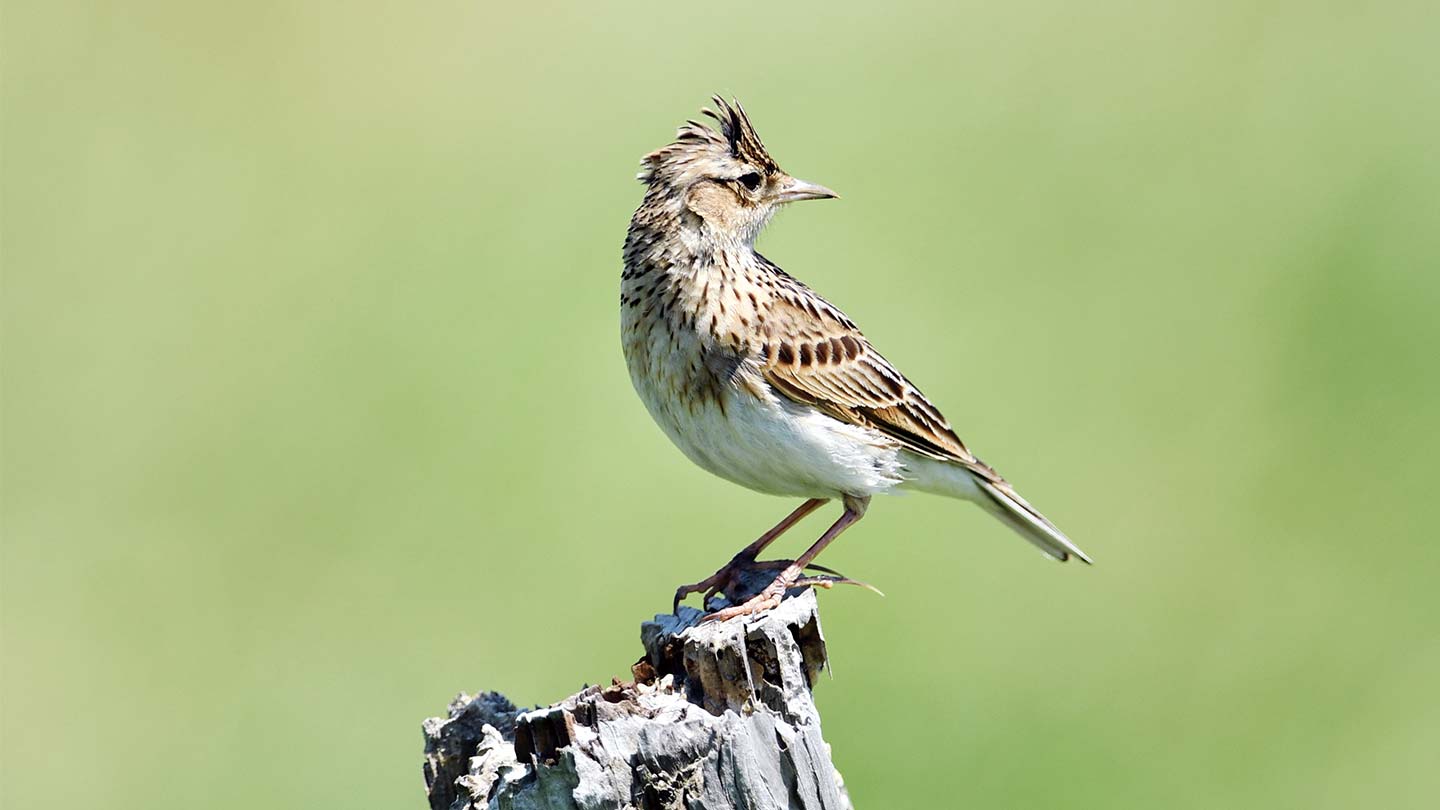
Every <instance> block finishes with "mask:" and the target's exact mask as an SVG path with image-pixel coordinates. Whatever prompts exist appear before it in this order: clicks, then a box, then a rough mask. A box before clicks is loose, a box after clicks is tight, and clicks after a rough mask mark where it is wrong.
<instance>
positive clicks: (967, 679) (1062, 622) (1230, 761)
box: [0, 0, 1440, 810]
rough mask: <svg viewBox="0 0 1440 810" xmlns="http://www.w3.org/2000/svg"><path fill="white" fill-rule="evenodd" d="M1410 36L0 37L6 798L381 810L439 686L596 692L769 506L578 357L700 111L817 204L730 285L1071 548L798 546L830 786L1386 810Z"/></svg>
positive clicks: (1008, 15)
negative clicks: (771, 291)
mask: <svg viewBox="0 0 1440 810" xmlns="http://www.w3.org/2000/svg"><path fill="white" fill-rule="evenodd" d="M1437 42H1440V15H1437V14H1436V13H1435V9H1434V7H1433V5H1430V4H1425V3H1395V2H1391V3H1369V4H1360V3H1312V2H1268V3H1246V2H1221V3H1202V2H1185V3H1169V4H1165V3H1127V2H1118V1H1117V0H1100V2H1097V3H1085V4H1075V3H1065V2H1044V3H1029V2H1027V3H1010V4H1002V3H962V4H940V3H936V4H899V5H881V4H870V3H841V4H836V3H807V4H789V3H787V4H778V3H751V2H741V3H729V4H722V5H714V4H711V5H704V4H694V3H683V4H682V3H671V4H656V5H649V6H647V5H641V4H626V5H623V6H617V7H608V8H602V7H598V6H596V5H594V4H589V3H578V2H572V3H551V2H535V3H527V4H515V5H503V6H493V7H490V6H486V5H485V4H480V3H474V2H469V3H460V2H441V3H417V4H399V3H393V4H363V3H362V4H356V3H339V2H324V3H321V2H310V3H292V4H283V3H271V2H251V3H236V4H222V3H188V2H162V3H156V2H134V3H78V2H77V3H66V2H58V3H27V4H21V3H7V4H6V7H5V9H4V13H3V68H4V76H3V82H4V95H3V150H4V151H3V166H0V168H3V211H0V213H3V237H0V249H3V272H4V287H3V306H4V313H3V314H4V334H3V347H4V357H3V371H4V379H3V384H4V412H3V415H4V422H3V429H4V435H3V450H4V452H3V456H4V466H3V498H4V500H3V531H4V537H3V561H0V562H3V575H0V577H3V578H0V594H3V622H4V625H3V664H4V669H3V688H4V693H3V741H0V744H3V779H0V784H3V788H0V790H3V797H0V801H3V804H4V806H5V807H6V808H15V810H19V809H20V808H30V807H46V806H54V805H57V804H71V803H73V802H76V801H83V802H86V803H94V804H95V805H96V806H103V807H108V808H119V809H123V808H171V807H176V808H178V807H192V806H205V807H215V808H252V807H296V808H299V807H331V806H346V807H420V806H421V805H422V798H421V780H420V766H419V748H420V733H419V723H420V720H421V719H422V718H423V717H425V716H427V715H432V714H437V713H439V712H440V711H441V710H442V709H443V708H444V705H445V703H446V701H447V700H448V699H449V698H450V697H451V696H452V695H453V694H455V693H456V692H457V691H459V690H461V689H465V690H476V689H481V688H489V689H498V690H501V691H504V692H505V693H507V694H508V695H510V696H511V697H512V698H514V699H515V700H517V701H519V702H522V703H546V702H550V701H553V700H556V699H559V698H561V697H563V696H565V695H567V694H569V693H570V692H572V691H574V690H575V689H576V688H578V687H579V686H580V685H581V684H582V683H585V682H591V683H594V682H602V681H607V680H608V679H609V678H610V677H611V676H615V675H624V674H626V672H627V668H628V665H629V663H630V662H631V661H633V660H634V657H635V656H636V655H637V654H638V650H639V644H638V638H637V636H638V623H639V621H640V620H641V619H642V618H644V617H645V616H647V615H648V614H651V613H654V612H655V611H657V610H659V609H662V608H663V606H664V605H665V604H666V602H667V600H668V598H669V594H670V592H671V590H672V588H673V587H674V586H675V584H676V583H678V582H681V581H689V580H693V579H695V578H697V577H699V576H702V575H704V574H706V573H708V572H709V571H711V570H713V569H714V567H715V566H717V565H718V564H720V563H721V562H723V561H724V560H725V559H727V558H728V555H729V554H730V553H731V552H732V551H734V550H735V549H736V548H737V547H738V546H740V545H741V544H743V543H745V542H748V541H749V540H750V539H752V538H753V537H754V536H755V535H756V534H757V533H758V532H759V531H760V530H762V529H764V528H765V527H766V526H768V525H769V524H770V523H772V522H774V520H776V519H777V518H778V517H779V516H780V515H782V514H783V513H784V512H785V511H787V510H788V509H789V508H791V506H792V505H793V504H791V503H787V502H785V501H781V500H778V499H773V498H768V497H765V496H761V495H756V494H752V493H748V492H745V491H743V490H740V489H738V488H736V487H734V486H732V485H730V484H727V483H725V482H722V481H720V480H719V479H715V478H711V477H710V476H708V475H707V474H705V473H704V472H702V471H700V470H698V469H696V468H694V467H692V466H691V465H690V464H689V463H688V462H687V461H686V460H685V459H684V458H683V457H682V456H681V455H680V454H679V453H678V452H677V451H675V450H674V449H673V448H672V447H670V445H669V444H668V443H667V442H666V440H665V439H664V437H663V436H662V434H661V433H660V431H659V430H658V429H657V428H655V427H654V425H652V424H651V422H650V420H649V417H648V416H647V415H646V414H645V412H644V409H643V408H642V407H641V405H640V403H639V401H638V400H637V399H636V397H635V396H634V394H633V392H632V391H631V389H630V385H629V382H628V380H627V378H626V374H625V370H624V365H623V361H622V359H621V356H620V349H619V340H618V337H617V305H616V297H617V287H618V275H619V272H620V267H619V253H620V244H621V241H622V239H623V235H624V231H625V225H626V222H627V220H628V218H629V216H630V213H631V211H632V210H633V208H634V206H635V204H636V203H637V202H638V200H639V197H640V193H641V189H640V187H639V186H638V185H637V184H636V183H635V182H634V180H633V179H632V178H633V175H634V172H635V170H636V168H637V159H638V158H639V157H640V155H641V154H643V153H644V152H646V151H648V150H650V149H652V148H654V147H656V146H659V145H661V144H663V143H665V142H666V141H667V139H668V138H669V136H670V135H671V134H672V133H673V131H674V127H675V125H677V124H678V123H680V122H681V121H682V120H683V119H685V118H687V117H691V116H693V115H694V114H695V112H696V110H697V108H698V107H699V106H700V105H701V104H702V103H704V102H705V100H706V98H707V97H708V95H709V94H710V93H712V92H722V93H726V94H734V95H736V96H738V97H739V98H741V100H742V101H743V102H744V103H745V104H746V106H747V108H748V109H749V110H750V112H751V115H752V117H753V118H754V120H755V122H756V125H757V127H758V128H759V130H760V132H761V134H762V135H763V136H764V137H765V139H766V141H767V143H768V144H769V146H770V147H771V150H772V151H773V152H774V153H775V155H776V156H777V157H778V159H779V160H780V162H781V164H782V165H783V166H785V167H786V169H787V170H789V171H791V172H793V173H794V174H796V175H798V176H801V177H805V178H807V179H811V180H814V181H817V182H821V183H824V184H826V185H829V186H831V187H833V188H835V189H838V190H839V191H840V192H841V193H842V194H843V195H844V199H842V200H840V201H838V202H826V203H810V204H805V205H802V206H797V207H795V209H794V210H791V211H789V212H787V213H785V214H783V215H782V216H781V217H780V218H779V219H778V220H777V222H776V223H775V224H774V225H772V227H771V229H770V232H769V233H767V234H766V235H765V236H764V237H763V239H762V243H761V248H762V250H764V251H765V252H766V253H767V255H769V256H770V257H771V258H773V259H775V260H776V261H778V262H779V263H780V264H781V265H782V266H784V267H785V268H786V269H787V270H790V271H791V272H793V273H794V274H795V275H797V276H799V277H800V278H802V279H804V280H806V281H807V282H809V283H811V284H812V285H813V286H815V287H816V288H818V289H819V290H821V291H822V292H823V293H824V294H825V295H826V296H827V297H829V298H830V299H831V300H832V301H834V302H835V303H837V304H838V305H840V306H841V307H842V308H844V309H846V310H847V311H848V312H849V313H850V315H851V316H852V317H854V318H855V319H856V320H857V321H859V322H860V323H861V324H862V326H864V328H865V329H866V331H867V333H868V334H869V335H870V336H871V338H872V339H873V340H874V341H875V342H876V343H877V344H878V345H879V346H880V347H881V348H882V350H883V351H884V352H885V353H886V354H887V356H889V357H890V358H891V359H892V360H894V361H895V362H896V363H897V364H898V365H899V366H900V367H902V368H903V369H905V370H906V372H907V373H908V374H909V375H910V376H911V377H912V379H914V380H915V381H916V382H917V383H918V384H919V385H920V386H921V387H922V388H923V389H924V390H925V391H926V392H927V393H928V394H929V395H930V396H931V397H932V398H933V399H934V400H935V401H936V402H937V403H939V404H940V405H941V406H942V407H943V408H944V409H945V411H946V412H947V414H948V415H949V416H950V418H951V420H952V421H953V422H954V423H955V424H956V426H957V429H958V430H959V432H960V434H961V435H962V436H963V437H964V438H965V439H966V440H967V441H968V442H969V443H970V444H971V446H972V447H974V448H975V449H976V450H977V451H978V452H979V453H980V454H981V456H982V457H984V458H985V459H987V460H989V461H990V462H992V463H993V464H995V465H996V466H997V467H998V468H999V469H1000V470H1001V471H1003V472H1005V473H1006V474H1007V475H1008V476H1009V477H1010V478H1011V479H1012V480H1013V481H1015V482H1017V484H1018V485H1019V486H1020V488H1021V489H1022V491H1023V492H1024V493H1026V495H1027V496H1028V497H1029V498H1030V499H1031V500H1032V501H1034V502H1035V503H1037V504H1039V505H1040V506H1042V507H1043V508H1044V509H1045V511H1046V512H1047V513H1048V514H1049V515H1051V516H1052V517H1053V518H1054V519H1055V520H1056V521H1057V522H1058V523H1060V524H1061V525H1062V526H1063V527H1064V528H1065V529H1066V530H1067V531H1068V532H1069V533H1070V534H1071V536H1072V537H1074V538H1075V539H1076V540H1077V541H1078V542H1079V543H1080V544H1081V545H1082V547H1084V548H1085V549H1086V550H1087V551H1089V552H1090V553H1091V554H1093V555H1094V556H1095V558H1096V559H1097V562H1098V564H1097V565H1096V566H1094V567H1093V568H1090V569H1086V568H1082V567H1076V566H1074V565H1067V566H1060V565H1054V564H1047V563H1046V562H1045V561H1044V560H1042V559H1041V558H1040V557H1039V556H1038V555H1037V554H1036V553H1035V552H1034V551H1033V550H1032V549H1030V548H1029V547H1028V546H1026V545H1025V544H1024V543H1022V542H1020V541H1019V540H1018V539H1017V538H1015V537H1014V536H1012V535H1010V534H1009V533H1008V532H1007V531H1006V530H1005V529H1004V528H1003V527H1001V526H999V525H998V524H995V523H993V522H991V521H990V520H989V519H988V518H986V517H985V516H984V515H983V514H982V513H981V512H980V510H978V509H974V508H973V507H970V506H967V505H965V504H959V503H954V502H949V501H944V500H940V499H936V498H929V497H924V496H916V497H911V498H905V499H893V500H882V501H878V502H877V503H876V504H875V505H874V506H873V507H872V509H871V512H870V516H869V517H868V518H867V519H866V521H865V522H864V523H863V524H862V525H861V526H860V527H859V528H858V529H856V530H854V531H853V532H852V533H850V534H848V535H847V536H846V537H844V538H843V540H842V541H840V542H839V543H837V544H836V545H835V546H833V547H832V549H831V550H830V551H829V552H828V553H827V554H826V558H825V561H826V562H828V563H830V564H831V565H834V566H836V567H838V568H839V569H841V570H843V571H845V572H847V573H850V574H852V575H854V576H858V577H861V578H863V579H866V580H870V581H872V582H875V583H876V584H878V585H879V586H880V587H881V588H883V589H884V590H885V591H886V593H887V594H888V596H887V597H886V598H884V599H881V598H877V597H875V596H872V595H870V594H867V593H865V592H863V591H858V590H841V591H837V592H833V593H828V594H824V595H822V599H823V607H824V618H825V629H826V633H827V635H828V637H829V638H830V640H831V642H832V653H833V658H834V678H833V680H827V681H825V682H823V683H822V684H821V685H820V687H819V691H818V699H819V701H820V703H821V709H822V711H823V712H824V714H825V718H826V725H825V734H826V737H827V739H828V740H830V741H831V742H832V744H833V746H834V753H835V759H836V762H837V764H838V765H839V767H840V769H841V770H842V772H843V773H844V775H845V777H846V781H847V783H848V784H849V786H850V790H851V792H852V795H853V797H854V799H855V802H856V805H857V806H858V807H860V808H877V807H935V806H945V807H951V806H957V807H1015V808H1025V807H1040V806H1046V807H1077V808H1079V807H1084V808H1090V807H1105V808H1156V807H1166V808H1177V807H1194V808H1216V807H1246V808H1250V807H1253V808H1273V807H1311V808H1353V807H1360V806H1373V807H1387V808H1419V807H1427V806H1433V802H1434V801H1435V797H1436V796H1437V795H1440V772H1437V769H1436V767H1435V765H1436V762H1437V761H1440V701H1437V700H1436V699H1435V686H1436V684H1437V683H1440V589H1437V574H1440V544H1437V542H1436V536H1435V531H1434V528H1433V525H1434V520H1433V517H1432V513H1433V504H1434V503H1435V489H1436V485H1437V483H1440V476H1437V473H1436V466H1435V459H1436V458H1437V457H1440V430H1437V428H1436V416H1437V413H1440V372H1437V359H1436V357H1437V355H1440V349H1437V347H1440V273H1437V270H1440V147H1437V144H1440V57H1437V56H1436V54H1437V50H1436V43H1437ZM827 514H828V513H827ZM821 526H822V522H821V521H820V520H816V519H812V520H811V521H810V522H807V523H806V524H805V529H806V532H805V534H809V535H811V536H813V535H814V534H816V533H818V532H819V531H820V529H821ZM807 539H809V538H808V537H803V536H796V537H792V538H789V539H788V540H787V542H786V543H785V544H784V545H783V546H782V548H783V550H785V551H788V552H791V553H794V552H795V551H796V550H797V549H799V548H800V547H802V546H803V544H804V542H805V541H806V540H807Z"/></svg>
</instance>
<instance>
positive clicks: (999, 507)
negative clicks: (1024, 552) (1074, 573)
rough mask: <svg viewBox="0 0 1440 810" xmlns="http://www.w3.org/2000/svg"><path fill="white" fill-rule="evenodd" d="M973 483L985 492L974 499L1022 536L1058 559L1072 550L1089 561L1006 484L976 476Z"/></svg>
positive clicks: (1065, 557) (1067, 555)
mask: <svg viewBox="0 0 1440 810" xmlns="http://www.w3.org/2000/svg"><path fill="white" fill-rule="evenodd" d="M975 483H976V484H978V485H979V486H980V491H981V492H983V493H985V496H986V497H984V498H982V499H980V500H978V501H977V502H978V503H979V504H980V505H981V506H982V507H984V508H985V511H987V512H989V513H990V514H992V515H994V516H995V517H997V518H999V519H1000V520H1001V522H1003V523H1004V524H1005V525H1007V526H1009V527H1010V528H1012V529H1014V530H1015V531H1016V532H1017V533H1019V535H1020V536H1021V537H1023V538H1025V539H1026V540H1029V541H1030V542H1031V543H1034V544H1035V546H1036V547H1037V548H1039V549H1040V550H1041V551H1043V552H1045V553H1046V554H1048V555H1050V556H1051V557H1054V558H1055V559H1057V560H1059V561H1060V562H1065V561H1066V560H1068V559H1070V555H1072V554H1073V555H1075V556H1076V557H1077V558H1078V559H1080V561H1082V562H1084V563H1085V564H1086V565H1089V564H1090V557H1089V556H1088V555H1086V554H1085V552H1083V551H1081V550H1080V547H1079V546H1077V545H1075V544H1074V543H1072V542H1070V538H1068V537H1066V536H1065V533H1064V532H1062V531H1060V530H1059V529H1058V528H1056V526H1055V524H1054V523H1051V522H1050V521H1049V520H1047V519H1046V518H1045V516H1044V515H1042V514H1040V511H1039V510H1038V509H1036V508H1035V507H1033V506H1031V505H1030V503H1029V502H1028V501H1026V500H1025V499H1024V498H1022V497H1020V493H1018V492H1016V491H1015V490H1014V488H1013V487H1011V486H1010V485H1009V484H1007V483H1000V484H995V483H992V482H990V481H986V480H985V479H983V478H980V477H979V476H976V477H975Z"/></svg>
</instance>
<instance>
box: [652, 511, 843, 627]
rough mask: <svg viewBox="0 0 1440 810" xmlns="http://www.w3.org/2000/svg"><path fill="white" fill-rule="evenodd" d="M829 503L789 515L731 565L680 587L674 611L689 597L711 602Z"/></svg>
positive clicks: (677, 589) (736, 556)
mask: <svg viewBox="0 0 1440 810" xmlns="http://www.w3.org/2000/svg"><path fill="white" fill-rule="evenodd" d="M828 500H829V499H828V498H811V499H810V500H808V501H806V502H805V503H802V504H800V506H799V507H798V508H796V510H795V511H794V512H791V513H790V514H789V515H786V516H785V519H784V520H782V521H780V522H779V523H777V524H775V526H774V527H773V528H772V529H770V531H768V532H765V533H764V534H762V535H760V537H759V539H757V540H756V541H755V542H753V543H751V544H750V545H748V546H746V547H745V548H743V549H741V550H740V553H738V554H736V555H735V556H734V557H733V558H732V559H731V560H730V562H728V563H726V564H725V566H724V567H723V568H721V569H720V570H719V571H716V572H715V573H713V574H711V575H710V576H708V577H706V578H705V579H702V580H700V581H699V582H696V583H695V584H693V585H681V586H680V587H679V588H676V589H675V606H674V610H679V609H680V600H682V599H684V598H685V597H686V596H688V595H689V594H692V593H699V592H701V591H704V592H705V597H704V599H703V600H701V601H702V602H703V601H705V600H708V599H709V598H710V597H711V596H712V595H714V594H715V593H716V592H717V591H720V590H722V589H724V587H725V586H726V585H728V584H730V581H731V580H732V579H733V578H734V577H735V575H736V574H738V573H739V572H740V571H742V570H744V569H746V568H751V567H754V565H755V559H756V558H757V557H759V556H760V552H762V551H764V550H765V547H766V546H768V545H770V544H771V543H773V542H775V540H776V538H778V537H779V536H780V535H782V534H784V533H785V532H786V531H787V530H788V529H789V528H790V527H791V526H794V525H795V524H796V523H799V522H800V521H801V520H804V518H805V516H806V515H808V514H810V513H811V512H814V511H815V510H816V509H819V508H820V507H822V506H824V505H825V504H826V502H827V501H828Z"/></svg>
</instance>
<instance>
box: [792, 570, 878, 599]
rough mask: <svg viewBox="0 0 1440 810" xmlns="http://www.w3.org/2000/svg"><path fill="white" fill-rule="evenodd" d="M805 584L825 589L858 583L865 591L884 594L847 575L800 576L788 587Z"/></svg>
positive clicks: (800, 586) (798, 586) (872, 586)
mask: <svg viewBox="0 0 1440 810" xmlns="http://www.w3.org/2000/svg"><path fill="white" fill-rule="evenodd" d="M807 585H808V586H810V587H812V588H824V589H825V590H827V591H828V590H830V589H831V588H833V587H835V586H836V585H859V586H860V587H862V588H864V589H865V590H867V591H870V592H871V593H873V594H875V595H877V596H884V595H885V592H884V591H881V590H880V589H879V588H877V587H875V586H874V585H871V584H870V583H868V582H861V581H860V580H858V579H851V578H849V577H842V576H838V575H837V576H828V577H801V578H800V579H797V580H795V582H793V583H792V584H791V585H790V587H792V588H803V587H805V586H807Z"/></svg>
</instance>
